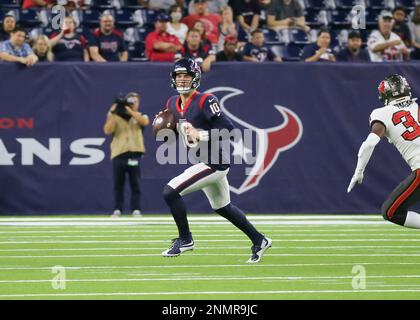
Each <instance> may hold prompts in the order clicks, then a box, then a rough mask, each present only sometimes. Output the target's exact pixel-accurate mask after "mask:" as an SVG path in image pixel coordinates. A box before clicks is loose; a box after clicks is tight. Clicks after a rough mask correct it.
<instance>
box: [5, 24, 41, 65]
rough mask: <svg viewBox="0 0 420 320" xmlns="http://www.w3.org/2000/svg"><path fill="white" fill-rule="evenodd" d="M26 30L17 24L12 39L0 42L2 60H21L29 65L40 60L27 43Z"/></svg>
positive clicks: (20, 61)
mask: <svg viewBox="0 0 420 320" xmlns="http://www.w3.org/2000/svg"><path fill="white" fill-rule="evenodd" d="M25 37H26V30H25V29H24V28H22V27H20V26H16V27H15V28H14V29H13V31H12V33H11V35H10V39H9V40H6V41H4V42H2V43H0V60H3V61H7V62H19V63H22V64H24V65H26V66H28V67H30V66H33V65H34V64H35V63H37V62H38V57H37V56H36V55H35V54H34V53H33V51H32V49H31V47H30V46H29V44H27V43H25Z"/></svg>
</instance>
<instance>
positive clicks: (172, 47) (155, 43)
mask: <svg viewBox="0 0 420 320" xmlns="http://www.w3.org/2000/svg"><path fill="white" fill-rule="evenodd" d="M168 20H169V18H168V16H167V15H166V14H159V15H158V16H157V18H156V22H155V31H153V32H150V33H149V34H148V35H147V37H146V56H147V58H148V59H149V61H155V62H174V60H175V55H176V54H178V53H181V52H182V48H183V47H182V44H181V42H179V40H178V38H177V37H176V36H174V35H172V34H169V33H168V32H167V22H168Z"/></svg>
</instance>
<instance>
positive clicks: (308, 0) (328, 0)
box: [304, 0, 335, 10]
mask: <svg viewBox="0 0 420 320" xmlns="http://www.w3.org/2000/svg"><path fill="white" fill-rule="evenodd" d="M304 1H305V8H307V9H309V8H311V9H317V10H322V9H334V8H335V2H334V0H304Z"/></svg>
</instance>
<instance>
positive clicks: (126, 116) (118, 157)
mask: <svg viewBox="0 0 420 320" xmlns="http://www.w3.org/2000/svg"><path fill="white" fill-rule="evenodd" d="M139 104H140V96H139V95H138V94H137V93H134V92H132V93H129V94H128V95H127V96H126V97H120V98H118V99H116V100H115V102H114V104H113V105H112V107H111V109H110V111H109V112H108V117H107V120H106V123H105V125H104V132H105V134H112V142H111V159H112V163H113V168H114V199H115V207H114V213H113V215H112V216H113V217H118V216H120V215H121V213H122V210H123V209H122V208H123V203H124V183H125V176H126V173H128V178H129V181H130V187H131V210H132V214H133V216H140V215H141V207H140V160H141V157H142V155H143V154H144V152H145V147H144V139H143V128H144V127H145V126H147V125H148V124H149V118H148V117H147V115H144V114H142V113H141V112H139V111H138V109H139Z"/></svg>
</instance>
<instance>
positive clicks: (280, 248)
mask: <svg viewBox="0 0 420 320" xmlns="http://www.w3.org/2000/svg"><path fill="white" fill-rule="evenodd" d="M197 249H200V250H224V249H238V250H240V249H247V250H248V249H249V246H232V247H227V246H205V247H202V246H200V247H197ZM276 249H278V250H284V249H285V248H282V247H274V248H271V249H270V250H276ZM286 249H303V250H315V249H316V250H318V249H328V250H330V249H339V250H341V249H342V250H345V249H376V250H380V249H419V247H418V246H380V247H378V246H317V247H313V246H307V247H295V246H292V247H290V246H287V248H286ZM108 250H109V251H115V250H121V251H131V250H134V251H143V250H162V247H147V248H145V247H132V248H127V247H123V248H121V247H108V248H103V247H98V248H96V247H95V248H80V247H79V248H25V249H22V248H18V249H0V252H15V251H16V252H26V251H108Z"/></svg>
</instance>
